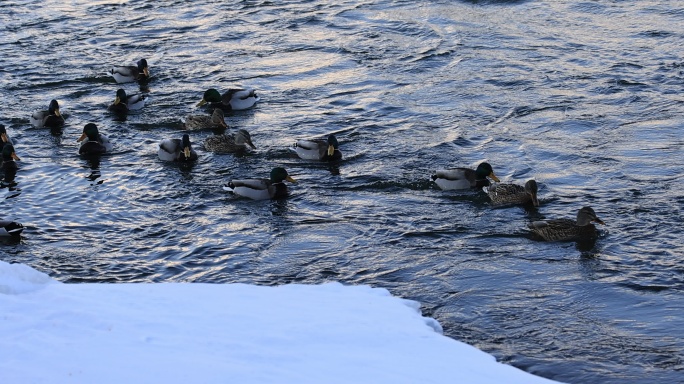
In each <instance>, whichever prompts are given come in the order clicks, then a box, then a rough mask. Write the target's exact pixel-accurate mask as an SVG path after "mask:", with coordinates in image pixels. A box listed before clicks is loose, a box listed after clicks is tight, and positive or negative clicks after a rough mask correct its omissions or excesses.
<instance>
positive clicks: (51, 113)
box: [31, 100, 64, 128]
mask: <svg viewBox="0 0 684 384" xmlns="http://www.w3.org/2000/svg"><path fill="white" fill-rule="evenodd" d="M31 124H33V125H34V126H35V127H36V128H43V127H48V128H60V127H62V126H64V116H62V114H61V113H60V112H59V103H57V100H51V101H50V105H49V106H48V109H47V111H38V112H34V113H33V114H32V115H31Z"/></svg>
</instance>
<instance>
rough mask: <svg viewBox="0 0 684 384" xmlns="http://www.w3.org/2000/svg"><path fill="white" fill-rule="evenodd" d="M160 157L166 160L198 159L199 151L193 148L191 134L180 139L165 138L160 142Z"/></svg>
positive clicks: (183, 160)
mask: <svg viewBox="0 0 684 384" xmlns="http://www.w3.org/2000/svg"><path fill="white" fill-rule="evenodd" d="M158 155H159V158H160V159H161V160H164V161H179V162H190V161H195V160H197V152H195V150H194V149H192V145H191V144H190V136H189V135H188V134H185V135H183V137H182V138H180V139H164V140H162V142H161V143H159V152H158Z"/></svg>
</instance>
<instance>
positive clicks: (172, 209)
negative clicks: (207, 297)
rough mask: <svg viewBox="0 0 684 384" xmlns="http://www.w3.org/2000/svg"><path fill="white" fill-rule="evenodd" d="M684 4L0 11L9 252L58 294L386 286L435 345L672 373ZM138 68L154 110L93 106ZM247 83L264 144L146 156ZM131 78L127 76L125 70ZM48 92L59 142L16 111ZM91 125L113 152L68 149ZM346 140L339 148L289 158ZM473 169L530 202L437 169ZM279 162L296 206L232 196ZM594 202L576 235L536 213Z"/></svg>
mask: <svg viewBox="0 0 684 384" xmlns="http://www.w3.org/2000/svg"><path fill="white" fill-rule="evenodd" d="M683 38H684V8H682V4H681V3H679V2H673V1H665V0H661V1H638V2H636V1H635V2H627V1H608V0H599V1H584V2H582V1H562V2H561V1H554V2H533V1H423V2H415V1H390V0H368V1H335V2H326V1H320V0H313V1H304V2H302V1H277V2H269V1H211V0H200V1H193V2H186V1H161V2H160V1H151V0H139V1H114V0H110V1H96V0H93V1H85V0H83V1H79V0H74V1H54V0H46V1H18V0H15V1H13V0H9V1H7V0H6V1H3V2H0V57H2V58H3V59H2V61H1V62H2V65H1V66H0V86H1V90H2V92H0V102H1V103H0V122H1V123H4V124H5V125H6V126H7V127H8V131H9V134H10V136H11V137H12V139H13V140H14V141H15V147H16V149H17V154H18V155H19V156H20V157H21V158H22V161H20V162H19V166H20V170H19V174H18V177H17V185H16V186H15V187H12V188H3V189H0V197H2V201H3V202H2V212H3V213H2V216H3V217H4V218H6V219H14V220H18V221H21V222H23V223H24V224H25V225H26V226H27V227H28V228H27V229H26V230H25V232H24V234H23V235H22V237H21V240H20V241H11V240H4V241H2V242H1V243H0V258H1V259H2V260H5V261H9V262H19V263H25V264H28V265H30V266H33V267H35V268H37V269H39V270H41V271H44V272H47V273H48V274H50V275H51V276H53V277H55V278H56V279H59V280H61V281H64V282H69V283H78V282H216V283H232V282H243V283H255V284H266V285H276V284H287V283H307V284H315V283H321V282H324V281H333V280H334V281H341V282H343V283H346V284H369V285H372V286H378V287H385V288H388V289H389V290H390V291H391V292H392V293H393V294H395V295H399V296H402V297H406V298H411V299H415V300H419V301H421V302H422V303H423V310H424V312H425V313H426V314H427V315H429V316H432V317H435V318H436V319H437V320H439V322H440V323H441V324H442V325H443V326H444V329H445V333H446V334H447V335H449V336H452V337H454V338H456V339H459V340H462V341H465V342H468V343H470V344H473V345H475V346H477V347H479V348H481V349H483V350H485V351H487V352H489V353H492V354H493V355H495V356H496V357H497V358H498V359H499V360H501V361H503V362H507V363H509V364H512V365H514V366H516V367H519V368H521V369H524V370H527V371H529V372H532V373H534V374H537V375H541V376H544V377H548V378H551V379H554V380H558V381H564V382H569V383H676V382H680V383H681V382H684V372H683V371H684V361H683V358H684V264H683V263H682V262H683V258H684V256H683V251H684V246H683V242H682V229H681V228H682V227H681V224H680V223H681V222H682V220H684V215H683V209H684V195H683V194H682V192H681V191H682V190H683V189H684V182H683V181H682V176H684V172H683V171H682V170H683V166H684V160H682V158H683V156H682V155H683V153H684V152H683V149H684V140H683V139H682V133H681V127H682V116H684V98H683V97H682V96H681V90H682V88H683V86H684V61H683V60H682V58H681V52H682V47H683V45H682V41H684V40H683ZM142 57H144V58H146V59H147V60H148V62H149V63H150V69H151V71H152V75H153V78H152V80H151V82H150V83H149V84H148V86H147V88H146V89H145V90H146V91H148V92H149V95H150V102H149V103H148V105H147V106H146V107H145V108H144V109H143V110H141V111H138V112H135V113H132V114H130V115H129V116H128V118H127V119H125V120H124V121H121V120H120V119H116V118H115V117H114V116H112V115H110V114H108V113H107V111H106V107H107V105H108V104H109V103H111V102H112V101H113V99H114V95H115V91H116V89H117V88H118V86H117V85H116V84H115V83H114V81H113V79H112V78H111V77H109V75H108V74H107V70H108V69H109V68H110V67H111V66H112V65H114V64H119V63H121V64H132V63H134V62H135V61H137V60H138V59H139V58H142ZM232 86H246V87H254V88H256V89H257V90H258V93H259V95H260V96H261V99H262V101H261V102H260V103H259V104H258V106H257V107H256V108H254V109H252V110H248V111H242V112H235V113H232V114H230V115H229V116H228V117H227V119H226V121H227V122H228V124H229V125H230V126H232V127H236V128H244V129H247V130H248V131H250V133H251V134H252V138H253V140H254V143H255V144H256V145H257V147H258V150H257V151H255V152H254V153H252V154H247V155H242V156H233V155H213V154H210V153H207V152H204V151H203V150H202V147H201V142H202V141H203V139H204V138H205V137H206V136H207V135H210V134H212V132H210V131H200V132H191V133H190V134H191V139H192V140H193V141H194V142H195V144H196V147H197V149H198V152H199V153H200V160H199V161H198V162H197V163H196V164H194V165H191V166H179V165H175V164H166V163H162V162H160V161H159V160H158V158H157V155H156V151H157V143H158V142H159V141H160V140H161V139H163V138H168V137H180V136H181V135H182V132H183V127H182V124H181V123H180V121H181V120H180V119H181V118H183V117H184V116H186V115H188V114H190V113H197V112H198V111H197V110H196V109H195V104H196V103H197V102H198V101H199V100H200V98H201V95H202V93H203V91H204V90H206V89H207V88H210V87H216V88H219V89H220V90H224V89H228V88H229V87H232ZM124 88H125V89H126V90H127V91H129V92H133V91H136V90H138V89H139V86H138V85H137V84H126V85H124ZM53 98H55V99H58V100H59V102H60V103H61V105H62V112H63V113H65V114H67V115H68V119H67V122H68V124H67V126H66V127H65V129H64V130H63V132H62V133H61V134H59V133H58V134H53V133H51V132H50V131H49V130H46V129H36V128H33V127H32V126H31V125H30V123H29V116H30V114H31V113H32V112H33V111H35V110H39V109H46V108H47V105H48V103H49V101H50V99H53ZM88 122H95V123H97V124H98V126H99V127H100V130H101V132H103V133H105V134H107V135H108V136H109V137H110V139H111V140H112V141H113V142H114V145H115V151H114V153H113V154H111V155H106V156H104V157H102V158H101V159H100V160H99V161H91V160H88V159H83V158H80V157H79V156H78V155H77V153H78V144H77V143H76V139H77V138H78V137H79V135H80V133H81V130H82V127H83V125H85V124H86V123H88ZM331 132H333V133H336V134H337V137H338V139H339V140H340V142H341V149H342V151H343V153H344V156H345V160H344V161H343V162H342V163H340V164H338V165H330V164H319V163H312V162H308V161H303V160H300V159H298V158H296V157H293V156H292V155H291V153H290V151H288V149H287V147H288V146H289V145H290V144H291V143H293V142H294V140H295V139H296V138H305V137H319V136H324V135H326V134H328V133H331ZM484 160H487V161H489V162H490V163H491V164H492V165H493V167H494V170H495V172H496V173H497V174H498V175H499V177H500V178H501V179H503V180H505V181H514V182H518V183H520V184H522V183H524V181H525V180H527V179H529V178H535V179H536V180H537V181H538V182H539V183H540V186H541V190H540V197H541V203H542V205H541V207H540V208H539V209H538V210H529V209H528V210H526V209H524V208H516V207H514V208H503V209H494V208H492V207H491V206H489V204H488V203H487V200H486V198H484V197H483V196H481V195H477V194H472V193H462V192H445V191H440V190H438V189H436V188H435V186H434V185H432V184H431V182H430V181H429V175H430V173H431V172H432V171H433V170H435V169H437V168H441V167H448V166H459V165H465V166H475V165H477V164H478V163H479V162H481V161H484ZM276 165H279V166H284V167H286V168H287V169H288V170H289V171H290V173H291V174H292V175H293V176H294V177H295V178H296V179H298V181H299V183H298V184H296V185H293V186H292V188H291V191H292V195H291V197H290V198H289V199H287V200H282V201H274V202H271V201H267V202H254V201H247V200H243V199H239V198H234V197H232V196H230V195H228V194H226V192H224V191H222V190H221V185H222V184H223V183H225V182H226V181H227V180H228V179H230V178H242V177H249V176H262V175H263V176H265V175H267V174H268V172H269V171H270V169H271V168H272V167H274V166H276ZM584 205H590V206H592V207H593V208H594V209H595V210H596V212H597V213H598V215H599V217H601V218H602V219H603V220H604V221H605V222H606V223H607V225H606V226H605V227H602V228H601V229H602V236H601V238H600V239H599V240H598V241H597V242H596V243H595V244H593V245H591V246H589V247H586V246H581V245H577V244H574V243H540V242H536V241H532V240H531V239H529V238H528V236H527V234H526V231H525V224H526V223H527V222H528V221H530V220H532V219H538V218H551V217H570V218H571V217H574V216H575V213H576V212H577V210H578V209H579V208H580V207H581V206H584Z"/></svg>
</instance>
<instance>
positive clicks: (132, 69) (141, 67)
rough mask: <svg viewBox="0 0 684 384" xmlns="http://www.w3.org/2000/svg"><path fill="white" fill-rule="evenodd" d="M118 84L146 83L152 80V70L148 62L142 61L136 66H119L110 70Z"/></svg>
mask: <svg viewBox="0 0 684 384" xmlns="http://www.w3.org/2000/svg"><path fill="white" fill-rule="evenodd" d="M110 73H111V74H112V76H113V77H114V80H116V82H117V83H132V82H134V81H146V80H148V79H149V78H150V69H149V67H148V66H147V60H145V59H140V60H138V62H137V63H136V65H119V66H116V67H114V68H112V69H111V70H110Z"/></svg>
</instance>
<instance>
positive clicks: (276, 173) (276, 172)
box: [271, 167, 297, 183]
mask: <svg viewBox="0 0 684 384" xmlns="http://www.w3.org/2000/svg"><path fill="white" fill-rule="evenodd" d="M284 180H287V181H289V182H290V183H296V182H297V180H295V179H293V178H292V177H290V175H288V174H287V171H286V170H285V168H280V167H276V168H273V170H271V181H272V182H274V183H282V182H283V181H284Z"/></svg>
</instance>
